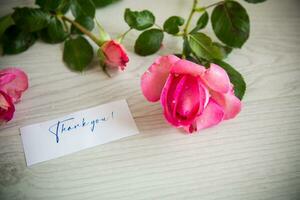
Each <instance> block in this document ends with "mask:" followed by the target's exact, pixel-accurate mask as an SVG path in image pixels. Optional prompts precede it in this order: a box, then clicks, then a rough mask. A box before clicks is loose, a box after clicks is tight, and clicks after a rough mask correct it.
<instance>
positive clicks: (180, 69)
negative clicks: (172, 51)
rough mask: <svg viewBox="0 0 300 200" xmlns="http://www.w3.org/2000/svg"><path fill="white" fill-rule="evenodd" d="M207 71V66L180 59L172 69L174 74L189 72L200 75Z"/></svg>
mask: <svg viewBox="0 0 300 200" xmlns="http://www.w3.org/2000/svg"><path fill="white" fill-rule="evenodd" d="M204 72H205V68H204V67H203V66H201V65H198V64H195V63H193V62H190V61H188V60H178V61H177V62H176V63H175V64H174V65H173V66H172V69H171V73H174V74H189V75H192V76H199V75H202V74H203V73H204Z"/></svg>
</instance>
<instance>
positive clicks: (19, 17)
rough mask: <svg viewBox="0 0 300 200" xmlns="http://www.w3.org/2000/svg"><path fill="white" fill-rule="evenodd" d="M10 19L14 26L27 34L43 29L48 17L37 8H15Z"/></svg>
mask: <svg viewBox="0 0 300 200" xmlns="http://www.w3.org/2000/svg"><path fill="white" fill-rule="evenodd" d="M12 18H13V20H14V21H15V23H16V25H17V26H18V27H20V28H21V29H23V30H26V31H28V32H35V31H39V30H41V29H43V28H45V27H46V26H47V25H48V23H49V19H50V15H49V14H48V13H46V12H44V11H42V10H41V9H37V8H26V7H24V8H15V12H14V13H13V14H12Z"/></svg>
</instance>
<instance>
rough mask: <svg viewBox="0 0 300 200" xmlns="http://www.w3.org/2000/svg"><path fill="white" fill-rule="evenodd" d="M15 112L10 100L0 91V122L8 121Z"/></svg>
mask: <svg viewBox="0 0 300 200" xmlns="http://www.w3.org/2000/svg"><path fill="white" fill-rule="evenodd" d="M14 112H15V106H14V104H13V102H12V99H11V98H10V97H9V96H8V95H7V94H6V93H5V92H3V91H1V90H0V122H2V121H5V122H7V121H10V120H11V119H12V118H13V116H14Z"/></svg>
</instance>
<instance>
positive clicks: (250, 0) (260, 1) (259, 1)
mask: <svg viewBox="0 0 300 200" xmlns="http://www.w3.org/2000/svg"><path fill="white" fill-rule="evenodd" d="M245 1H247V2H248V3H262V2H265V1H266V0H245Z"/></svg>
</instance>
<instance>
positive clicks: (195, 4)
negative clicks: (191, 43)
mask: <svg viewBox="0 0 300 200" xmlns="http://www.w3.org/2000/svg"><path fill="white" fill-rule="evenodd" d="M197 4H198V0H194V2H193V7H192V10H191V12H190V15H189V17H188V20H187V22H186V24H185V26H184V28H183V37H187V35H188V30H189V26H190V23H191V20H192V17H193V15H194V13H195V12H196V6H197ZM182 59H185V54H184V52H183V51H182Z"/></svg>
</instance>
